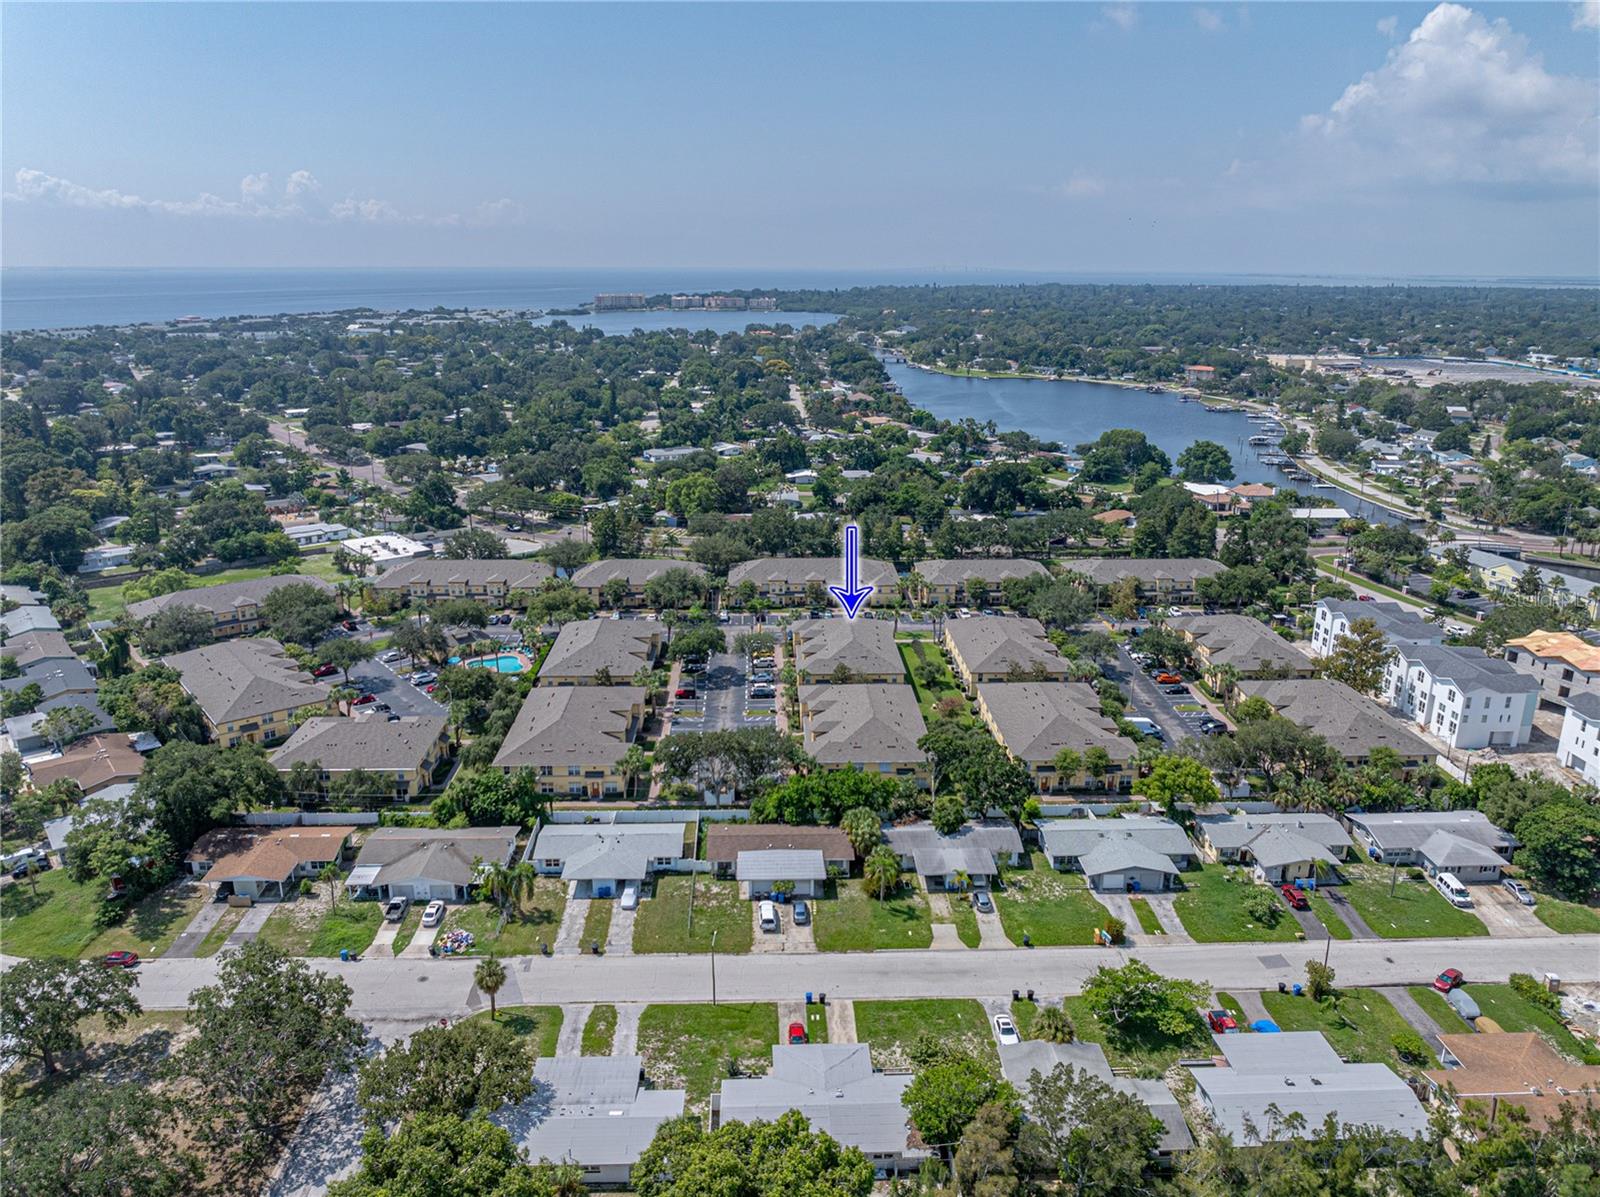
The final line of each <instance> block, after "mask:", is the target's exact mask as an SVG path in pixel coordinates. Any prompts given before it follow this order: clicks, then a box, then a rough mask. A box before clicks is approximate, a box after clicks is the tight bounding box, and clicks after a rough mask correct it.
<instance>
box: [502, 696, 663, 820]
mask: <svg viewBox="0 0 1600 1197" xmlns="http://www.w3.org/2000/svg"><path fill="white" fill-rule="evenodd" d="M644 700H645V692H644V690H642V689H641V688H640V687H638V686H535V687H534V688H533V689H532V690H530V691H528V697H527V698H525V699H524V700H523V703H522V708H521V710H519V711H518V712H517V717H516V720H515V721H514V722H513V723H512V724H511V730H510V731H508V732H507V733H506V737H505V740H504V741H503V742H502V743H501V745H500V751H499V752H498V753H496V754H495V758H494V766H495V768H497V769H501V770H503V771H505V772H507V773H512V772H515V771H517V770H519V769H528V770H531V771H532V772H534V773H535V774H536V775H537V777H538V779H539V792H540V793H541V794H552V795H560V796H562V797H568V798H620V797H622V796H623V795H625V794H626V792H627V788H628V778H627V777H626V776H624V774H623V772H622V768H621V764H622V758H623V757H624V756H625V755H626V754H627V751H628V747H629V745H631V744H633V743H634V742H635V740H637V739H638V736H639V729H640V728H641V727H643V726H644V718H645V712H644Z"/></svg>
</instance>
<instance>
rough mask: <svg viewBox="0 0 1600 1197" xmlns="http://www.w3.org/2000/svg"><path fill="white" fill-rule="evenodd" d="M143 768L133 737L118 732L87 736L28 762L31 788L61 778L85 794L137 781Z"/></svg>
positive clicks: (142, 761)
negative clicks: (39, 758)
mask: <svg viewBox="0 0 1600 1197" xmlns="http://www.w3.org/2000/svg"><path fill="white" fill-rule="evenodd" d="M143 772H144V756H143V755H142V754H141V753H140V752H139V751H138V749H136V748H135V747H134V746H133V737H131V736H127V735H123V734H121V733H118V732H106V733H104V734H102V735H97V736H88V737H86V738H85V739H82V740H79V741H78V742H77V743H75V744H71V745H68V747H67V750H66V751H65V752H63V753H62V754H61V755H60V756H53V757H49V758H47V759H45V760H39V761H34V762H32V763H30V764H29V765H28V774H29V776H30V777H31V778H32V779H33V784H34V788H35V789H40V790H42V789H44V788H46V787H47V786H49V785H50V784H51V783H52V782H57V781H63V780H65V781H71V782H75V783H77V786H78V788H79V789H80V790H82V791H83V792H84V793H85V794H93V793H96V792H98V791H100V790H103V789H105V788H106V787H107V786H113V785H119V784H121V783H122V782H128V781H137V780H138V779H139V774H141V773H143Z"/></svg>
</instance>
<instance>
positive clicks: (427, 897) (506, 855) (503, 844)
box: [344, 826, 518, 902]
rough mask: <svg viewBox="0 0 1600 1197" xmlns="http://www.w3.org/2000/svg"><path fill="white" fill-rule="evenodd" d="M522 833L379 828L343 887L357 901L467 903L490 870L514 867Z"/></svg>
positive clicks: (511, 830)
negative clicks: (485, 868)
mask: <svg viewBox="0 0 1600 1197" xmlns="http://www.w3.org/2000/svg"><path fill="white" fill-rule="evenodd" d="M517 831H518V828H516V827H511V826H504V827H449V828H433V827H379V828H376V829H375V830H373V831H371V832H369V833H368V835H367V838H366V840H365V842H364V843H362V845H361V851H360V852H359V853H358V854H357V856H356V862H355V866H354V867H353V868H351V870H350V875H349V876H348V877H346V878H345V882H344V887H345V889H346V890H347V891H348V892H349V894H350V896H351V897H353V898H377V899H378V900H379V901H387V900H388V899H390V898H410V899H412V900H413V901H417V902H431V901H432V900H433V899H435V898H440V899H443V900H444V901H446V902H467V901H471V899H472V897H473V890H474V888H475V887H476V886H477V883H478V878H479V877H480V876H481V875H482V873H483V869H484V867H485V866H486V865H491V864H502V865H505V864H510V863H511V858H512V857H513V856H514V855H516V851H517Z"/></svg>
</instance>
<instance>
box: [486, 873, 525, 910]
mask: <svg viewBox="0 0 1600 1197" xmlns="http://www.w3.org/2000/svg"><path fill="white" fill-rule="evenodd" d="M518 887H519V882H518V881H517V877H516V874H515V873H514V872H513V871H512V869H511V868H510V867H509V866H507V865H503V864H501V863H500V862H499V861H495V862H494V863H492V864H486V865H483V866H482V868H481V870H480V871H479V873H478V893H479V894H481V895H487V896H488V898H489V900H490V901H491V902H493V903H494V904H495V905H496V906H498V907H500V910H501V912H502V913H503V912H504V911H505V908H506V902H507V901H508V900H509V899H510V897H511V895H512V894H513V893H514V892H515V891H516V890H517V889H518Z"/></svg>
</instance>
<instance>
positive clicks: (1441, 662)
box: [1398, 644, 1539, 694]
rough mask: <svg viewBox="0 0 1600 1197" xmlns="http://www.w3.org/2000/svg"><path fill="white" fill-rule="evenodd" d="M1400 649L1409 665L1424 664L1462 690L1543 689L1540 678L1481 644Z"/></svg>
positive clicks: (1512, 691) (1527, 691)
mask: <svg viewBox="0 0 1600 1197" xmlns="http://www.w3.org/2000/svg"><path fill="white" fill-rule="evenodd" d="M1398 651H1399V654H1400V657H1401V658H1402V659H1403V661H1404V662H1405V664H1406V665H1407V666H1418V665H1420V666H1421V667H1422V668H1424V669H1426V670H1427V671H1428V672H1429V673H1430V674H1432V675H1433V677H1434V678H1435V679H1436V680H1439V681H1448V682H1454V683H1455V685H1456V689H1458V690H1462V691H1467V690H1492V691H1494V692H1495V693H1497V694H1532V693H1534V692H1535V691H1537V690H1538V689H1539V679H1538V678H1536V677H1534V676H1533V675H1532V674H1528V673H1523V672H1522V671H1521V670H1520V669H1518V668H1517V667H1516V666H1515V665H1513V664H1512V663H1511V662H1510V661H1507V660H1506V659H1505V658H1504V657H1491V656H1490V655H1489V654H1488V653H1486V652H1484V651H1483V650H1482V649H1481V648H1458V647H1455V646H1453V645H1448V644H1416V645H1406V646H1403V647H1401V648H1400V649H1399V650H1398Z"/></svg>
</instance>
